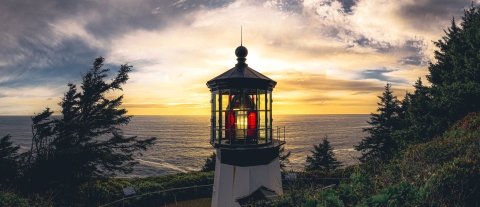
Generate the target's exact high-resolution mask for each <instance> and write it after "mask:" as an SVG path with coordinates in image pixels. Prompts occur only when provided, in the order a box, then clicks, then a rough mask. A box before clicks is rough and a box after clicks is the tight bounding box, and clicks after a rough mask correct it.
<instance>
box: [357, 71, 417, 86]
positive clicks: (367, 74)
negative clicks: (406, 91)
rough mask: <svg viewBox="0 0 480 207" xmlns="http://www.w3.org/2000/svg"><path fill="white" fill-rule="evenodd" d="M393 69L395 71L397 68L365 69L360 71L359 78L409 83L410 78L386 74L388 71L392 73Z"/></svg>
mask: <svg viewBox="0 0 480 207" xmlns="http://www.w3.org/2000/svg"><path fill="white" fill-rule="evenodd" d="M393 71H395V70H389V69H386V68H383V69H375V70H365V71H361V72H359V73H358V75H359V78H358V79H359V80H362V79H376V80H380V81H388V82H390V83H400V84H404V83H408V80H405V79H402V78H397V77H391V76H386V75H384V74H386V73H391V72H393Z"/></svg>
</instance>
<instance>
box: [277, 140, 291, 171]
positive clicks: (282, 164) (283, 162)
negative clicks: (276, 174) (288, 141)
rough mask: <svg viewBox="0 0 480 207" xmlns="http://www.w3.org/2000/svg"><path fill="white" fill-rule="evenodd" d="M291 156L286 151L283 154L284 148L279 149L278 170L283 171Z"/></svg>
mask: <svg viewBox="0 0 480 207" xmlns="http://www.w3.org/2000/svg"><path fill="white" fill-rule="evenodd" d="M290 155H291V152H290V151H288V152H287V153H285V147H283V146H282V147H281V148H280V149H279V155H278V161H279V162H280V170H282V171H285V168H286V167H287V164H288V163H290V159H288V158H289V157H290Z"/></svg>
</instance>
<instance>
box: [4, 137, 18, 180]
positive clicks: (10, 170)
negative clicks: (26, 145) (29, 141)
mask: <svg viewBox="0 0 480 207" xmlns="http://www.w3.org/2000/svg"><path fill="white" fill-rule="evenodd" d="M10 138H11V136H10V135H7V136H5V137H3V138H2V139H0V184H6V183H11V182H12V181H13V180H14V179H15V178H16V177H17V175H18V170H19V165H18V154H17V153H18V150H19V149H20V147H19V146H14V145H13V142H12V141H10Z"/></svg>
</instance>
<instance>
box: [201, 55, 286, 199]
mask: <svg viewBox="0 0 480 207" xmlns="http://www.w3.org/2000/svg"><path fill="white" fill-rule="evenodd" d="M235 55H236V56H237V61H238V62H237V64H236V65H235V67H233V68H232V69H230V70H227V71H226V72H224V73H222V74H220V75H218V76H217V77H215V78H213V79H211V80H210V81H208V82H207V86H208V88H209V89H210V92H211V100H210V103H211V119H210V144H211V145H212V146H213V147H214V148H215V149H216V154H217V159H216V163H215V177H214V184H213V185H214V187H213V194H212V207H217V206H218V207H224V206H228V207H230V206H239V207H240V206H245V205H247V203H248V201H250V200H252V199H253V200H255V199H258V198H260V199H265V200H272V198H273V199H274V198H275V197H276V196H278V195H282V194H283V190H282V180H281V175H280V163H279V148H280V146H281V145H283V144H285V141H284V139H283V140H280V139H279V137H278V136H274V130H273V128H272V123H273V119H272V102H273V101H272V91H273V88H274V87H275V85H276V84H277V82H276V81H274V80H272V79H270V78H268V77H267V76H265V75H263V74H261V73H259V72H257V71H255V70H253V69H252V68H250V67H248V65H247V64H246V57H247V55H248V50H247V48H246V47H244V46H239V47H237V48H236V49H235Z"/></svg>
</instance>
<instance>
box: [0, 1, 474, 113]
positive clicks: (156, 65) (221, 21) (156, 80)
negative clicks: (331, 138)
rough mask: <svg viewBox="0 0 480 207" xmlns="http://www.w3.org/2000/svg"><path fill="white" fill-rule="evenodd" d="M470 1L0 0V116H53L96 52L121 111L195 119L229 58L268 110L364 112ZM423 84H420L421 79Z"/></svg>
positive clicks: (405, 86)
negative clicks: (267, 91) (120, 82)
mask: <svg viewBox="0 0 480 207" xmlns="http://www.w3.org/2000/svg"><path fill="white" fill-rule="evenodd" d="M472 4H473V5H477V4H480V0H474V1H473V2H472V1H471V0H395V1H392V0H303V1H301V0H101V1H100V0H98V1H93V0H86V1H74V0H69V1H65V0H36V1H27V0H2V3H1V4H0V28H1V29H0V115H30V116H31V115H33V114H34V113H39V112H41V111H42V110H43V109H45V108H46V107H49V108H51V109H52V110H53V111H55V112H56V113H57V114H58V113H59V112H60V107H59V106H58V103H59V102H60V101H61V98H62V96H63V94H64V93H65V92H66V91H67V90H68V87H67V84H68V83H74V84H76V85H77V87H79V86H80V85H81V77H82V76H81V75H82V74H84V73H85V72H86V71H88V70H89V69H90V68H91V67H92V63H93V61H94V59H95V58H97V57H99V56H103V57H104V58H105V59H106V64H105V67H106V68H110V69H111V70H112V72H111V73H110V74H109V75H110V76H109V78H113V77H114V75H115V72H116V71H118V69H119V67H120V65H121V64H125V63H128V64H129V65H133V71H132V72H130V73H129V76H130V79H129V81H128V82H127V83H126V85H124V87H123V91H116V92H114V93H110V94H108V96H109V97H111V98H113V97H116V96H118V95H121V94H123V95H124V101H123V105H122V107H124V108H126V109H127V110H128V113H129V114H131V115H205V114H208V113H209V111H210V91H209V89H208V88H207V86H206V85H205V84H206V82H207V81H208V80H210V79H212V78H214V77H216V76H217V75H219V74H221V73H222V72H224V71H226V70H228V69H230V68H232V67H234V65H235V64H236V56H235V54H234V51H235V48H236V47H238V46H239V45H240V27H241V26H242V27H243V46H245V47H247V48H248V51H249V52H248V56H247V64H248V65H249V67H251V68H253V69H255V70H256V71H258V72H260V73H262V74H264V75H266V76H268V77H270V78H271V79H273V80H275V81H277V86H276V87H275V88H274V90H273V101H274V102H273V111H274V113H275V114H368V113H371V112H375V111H376V109H377V104H376V103H377V102H378V101H379V99H378V97H377V96H379V95H381V93H382V92H383V90H384V86H385V85H386V84H387V83H390V84H391V85H392V88H393V90H394V91H395V92H394V94H395V95H396V96H398V97H399V98H400V99H402V98H403V96H404V95H405V93H406V91H410V92H412V91H413V87H412V85H413V84H414V82H415V80H416V79H418V78H419V77H421V78H422V79H423V80H425V75H427V74H428V63H429V62H435V59H434V56H433V54H434V51H435V50H436V48H435V46H434V44H433V42H434V41H438V40H439V39H441V37H442V36H443V35H444V32H443V30H444V29H447V28H448V27H449V26H450V25H451V20H452V18H455V19H456V20H457V24H458V23H460V20H461V15H462V14H463V10H464V9H465V8H467V7H469V6H470V5H472ZM424 82H426V81H424Z"/></svg>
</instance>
